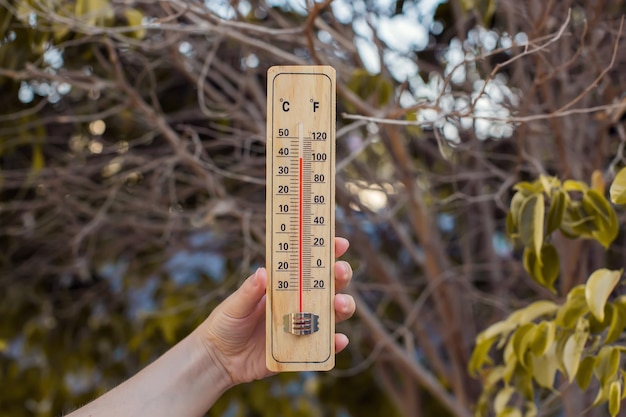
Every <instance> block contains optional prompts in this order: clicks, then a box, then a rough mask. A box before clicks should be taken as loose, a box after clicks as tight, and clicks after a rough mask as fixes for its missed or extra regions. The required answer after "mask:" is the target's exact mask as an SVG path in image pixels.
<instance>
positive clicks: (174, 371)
mask: <svg viewBox="0 0 626 417" xmlns="http://www.w3.org/2000/svg"><path fill="white" fill-rule="evenodd" d="M229 387H230V378H229V376H228V373H227V372H226V371H225V370H224V369H223V368H222V366H221V364H220V363H219V362H218V361H216V360H215V359H214V356H213V355H212V354H211V351H210V349H207V348H206V346H205V345H204V344H203V343H202V342H201V341H200V339H199V338H198V337H197V334H196V333H195V332H194V333H192V334H191V335H189V336H188V337H187V338H185V339H184V340H182V341H181V342H180V343H178V344H177V345H176V346H174V347H173V348H171V349H170V350H169V351H168V352H166V353H165V354H164V355H163V356H161V357H160V358H159V359H157V360H156V361H155V362H153V363H152V364H150V365H149V366H148V367H146V368H145V369H143V370H142V371H141V372H139V373H138V374H137V375H135V376H133V377H132V378H131V379H129V380H128V381H126V382H124V383H123V384H121V385H119V386H117V387H116V388H114V389H112V390H111V391H109V392H108V393H106V394H104V395H103V396H102V397H100V398H98V399H96V400H95V401H93V402H92V403H89V404H87V405H86V406H84V407H82V408H81V409H79V410H77V411H75V412H73V413H72V414H70V415H69V416H68V417H87V416H89V417H98V416H112V415H114V416H119V417H126V416H151V417H159V416H168V417H169V416H181V417H192V416H202V415H204V413H205V412H206V411H207V410H208V409H209V408H210V407H211V406H212V405H213V403H214V402H215V401H216V400H217V399H218V398H219V397H220V395H221V394H223V393H224V391H226V390H227V389H228V388H229Z"/></svg>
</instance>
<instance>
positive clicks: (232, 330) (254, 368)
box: [193, 238, 356, 385]
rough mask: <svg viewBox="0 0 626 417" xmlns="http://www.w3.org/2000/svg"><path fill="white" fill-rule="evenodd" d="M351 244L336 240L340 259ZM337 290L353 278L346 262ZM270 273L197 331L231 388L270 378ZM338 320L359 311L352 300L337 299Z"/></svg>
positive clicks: (340, 265) (338, 266) (249, 283)
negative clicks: (267, 313)
mask: <svg viewBox="0 0 626 417" xmlns="http://www.w3.org/2000/svg"><path fill="white" fill-rule="evenodd" d="M348 246H349V242H348V240H346V239H343V238H335V253H336V255H337V257H339V256H341V255H343V254H344V253H345V252H346V250H347V249H348ZM334 267H335V289H336V291H341V290H343V289H344V288H346V287H347V286H348V284H349V283H350V280H351V278H352V268H351V267H350V265H349V264H348V263H347V262H344V261H338V262H336V263H335V266H334ZM266 287H267V272H266V270H265V269H264V268H259V269H258V270H257V271H256V272H255V273H254V274H253V275H251V276H250V277H249V278H248V279H246V281H245V282H244V283H243V284H242V286H241V287H240V288H239V289H238V290H237V291H235V292H234V293H233V294H232V295H231V296H230V297H228V298H227V299H226V300H224V301H223V302H222V303H221V304H220V305H219V306H218V307H217V308H216V309H215V310H213V312H212V313H211V315H210V316H209V317H208V318H207V319H206V320H205V321H204V322H203V323H202V324H201V325H200V326H199V327H198V328H197V329H196V330H195V331H194V334H193V335H194V336H196V337H197V338H199V341H200V342H201V343H202V344H203V346H204V347H205V348H206V351H207V354H208V355H209V356H210V357H211V359H212V360H213V361H214V362H215V363H216V364H218V365H221V366H222V367H223V372H225V376H226V377H227V378H229V379H230V382H231V385H236V384H239V383H242V382H249V381H253V380H255V379H261V378H265V377H266V376H269V375H271V372H270V371H268V370H267V368H266V366H265V299H266V298H265V290H266ZM334 304H335V318H336V321H337V322H338V323H339V322H341V321H343V320H346V319H348V318H350V317H351V316H352V315H353V314H354V311H355V309H356V305H355V302H354V299H353V298H352V296H350V295H347V294H336V295H335V300H334ZM348 342H349V341H348V338H347V336H346V335H344V334H341V333H338V334H335V352H336V353H339V352H341V351H342V350H343V349H345V347H346V346H347V345H348Z"/></svg>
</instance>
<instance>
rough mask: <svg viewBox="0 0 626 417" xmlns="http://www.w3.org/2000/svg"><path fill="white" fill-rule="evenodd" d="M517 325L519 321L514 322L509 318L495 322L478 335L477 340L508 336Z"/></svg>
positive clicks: (478, 341)
mask: <svg viewBox="0 0 626 417" xmlns="http://www.w3.org/2000/svg"><path fill="white" fill-rule="evenodd" d="M516 327H517V323H513V322H510V321H508V320H504V321H498V322H495V323H494V324H492V325H491V326H489V327H487V328H486V329H485V330H483V331H482V332H480V334H479V335H478V336H476V342H477V343H481V342H483V341H484V340H487V339H491V338H493V337H494V336H500V337H507V336H508V335H509V333H511V331H512V330H513V329H515V328H516Z"/></svg>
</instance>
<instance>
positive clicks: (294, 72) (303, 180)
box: [266, 66, 336, 372]
mask: <svg viewBox="0 0 626 417" xmlns="http://www.w3.org/2000/svg"><path fill="white" fill-rule="evenodd" d="M267 75H268V81H267V84H268V85H267V185H266V187H267V188H266V194H267V198H266V201H267V214H266V219H267V220H266V221H267V225H266V226H267V237H266V239H267V241H266V247H267V249H266V250H267V259H266V262H267V270H268V278H269V279H268V287H267V316H266V317H267V318H266V322H267V324H266V328H267V334H266V352H267V353H266V363H267V368H268V369H269V370H271V371H274V372H280V371H325V370H330V369H332V368H333V367H334V366H335V345H334V335H335V310H334V304H333V299H334V294H335V277H334V262H335V245H334V237H335V189H334V185H335V117H336V116H335V114H336V110H335V96H336V93H335V70H334V69H333V68H332V67H328V66H276V67H272V68H270V69H269V71H268V74H267Z"/></svg>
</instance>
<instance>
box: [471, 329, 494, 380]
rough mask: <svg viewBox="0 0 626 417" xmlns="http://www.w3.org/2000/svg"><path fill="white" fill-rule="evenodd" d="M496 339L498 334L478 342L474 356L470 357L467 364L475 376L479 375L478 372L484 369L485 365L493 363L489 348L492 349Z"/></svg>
mask: <svg viewBox="0 0 626 417" xmlns="http://www.w3.org/2000/svg"><path fill="white" fill-rule="evenodd" d="M496 339H497V336H493V337H491V338H489V339H484V340H481V341H479V342H477V343H476V347H475V348H474V351H473V352H472V357H471V358H470V361H469V364H468V366H467V368H468V372H469V374H470V375H472V376H473V377H476V376H478V373H479V371H480V370H481V369H482V367H483V365H485V364H491V363H492V361H491V359H490V358H489V350H490V349H491V346H493V344H494V342H495V341H496Z"/></svg>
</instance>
